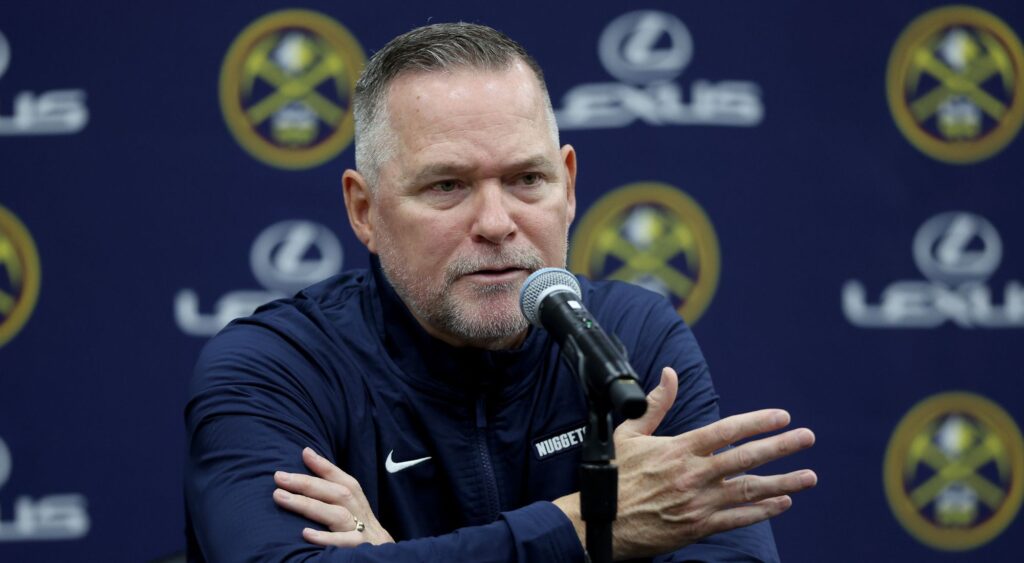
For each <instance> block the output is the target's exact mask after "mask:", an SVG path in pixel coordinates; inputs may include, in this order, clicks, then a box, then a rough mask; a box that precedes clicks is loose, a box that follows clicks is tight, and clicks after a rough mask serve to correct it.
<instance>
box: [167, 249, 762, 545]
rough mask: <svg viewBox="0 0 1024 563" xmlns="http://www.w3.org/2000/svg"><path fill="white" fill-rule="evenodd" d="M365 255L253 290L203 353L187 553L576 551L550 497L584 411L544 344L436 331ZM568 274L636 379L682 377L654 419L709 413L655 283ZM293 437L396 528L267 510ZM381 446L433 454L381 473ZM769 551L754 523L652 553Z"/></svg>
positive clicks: (191, 423)
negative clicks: (290, 288) (354, 543)
mask: <svg viewBox="0 0 1024 563" xmlns="http://www.w3.org/2000/svg"><path fill="white" fill-rule="evenodd" d="M373 266H374V267H373V268H372V270H370V271H366V270H362V271H350V272H346V273H344V274H342V275H340V276H337V277H335V278H332V279H330V280H327V281H325V282H322V283H320V284H317V285H315V286H312V287H310V288H308V289H306V290H304V291H303V292H301V293H299V294H298V295H297V296H296V297H294V298H292V299H286V300H281V301H275V302H273V303H270V304H268V305H265V306H263V307H261V308H260V309H259V310H258V311H257V312H256V313H255V314H254V315H253V316H251V317H248V318H245V319H240V320H236V321H235V322H233V323H232V324H231V325H229V326H228V327H227V328H226V329H224V330H223V331H222V332H221V333H220V334H219V335H217V336H216V337H215V338H213V339H212V340H211V341H210V343H209V344H208V345H207V346H206V347H205V349H204V350H203V353H202V354H201V356H200V359H199V362H198V364H197V366H196V371H195V376H194V378H193V380H192V384H191V389H190V400H189V402H188V405H187V407H186V411H185V419H186V425H187V434H188V453H187V461H186V468H185V500H186V509H187V510H186V512H187V518H188V522H187V534H188V540H189V559H190V561H214V562H229V561H298V560H303V561H305V560H323V561H382V562H384V561H386V562H388V563H398V562H401V561H444V562H449V561H474V562H488V561H494V562H499V561H502V562H504V561H523V562H525V561H582V560H583V550H582V547H581V546H580V542H579V540H578V538H577V536H576V533H575V532H574V530H573V527H572V525H571V524H570V522H569V520H568V518H566V517H565V515H564V514H563V513H562V512H561V511H560V510H559V509H558V508H557V507H555V506H554V505H553V504H551V503H550V502H549V501H551V500H553V499H555V498H558V497H560V496H563V495H566V494H569V493H572V492H574V491H576V490H577V489H578V485H577V468H578V464H579V456H580V449H579V438H580V436H581V433H580V432H579V430H578V429H579V428H580V427H582V426H583V425H584V422H585V420H586V415H587V405H586V401H585V399H584V396H583V394H582V391H581V388H580V384H579V382H578V380H577V379H576V378H575V376H574V375H573V374H572V372H571V371H570V368H569V366H568V364H567V363H566V362H565V361H564V360H562V359H561V358H560V356H559V353H558V352H559V350H558V345H557V344H555V343H554V342H553V341H552V339H551V338H550V337H549V336H548V335H547V334H546V333H545V332H544V331H541V330H534V329H531V331H530V334H529V335H528V337H527V338H526V340H525V341H524V343H523V344H522V346H520V347H519V348H518V349H515V350H502V351H484V350H479V349H469V348H454V347H450V346H447V345H446V344H444V343H442V342H440V341H438V340H436V339H434V338H432V337H430V336H429V335H428V334H426V332H424V331H423V329H422V328H421V327H420V326H419V325H418V324H417V323H416V321H415V319H414V318H413V317H412V315H411V314H410V313H409V312H408V310H407V309H406V308H405V306H404V304H403V303H402V302H401V301H400V299H399V298H398V297H397V295H396V294H395V292H394V290H393V289H392V288H391V286H390V285H389V284H388V283H387V282H386V280H384V278H383V276H382V275H381V274H380V272H379V267H377V264H376V263H374V264H373ZM581 285H582V287H583V293H584V297H583V300H584V303H585V305H586V307H587V308H588V309H589V310H590V311H591V312H592V313H593V314H594V315H595V317H596V318H597V320H598V322H599V323H600V324H601V325H602V326H603V327H604V328H605V330H606V331H609V332H614V333H615V334H617V335H618V336H619V338H620V339H621V340H622V341H623V343H624V344H625V345H626V347H627V349H628V350H629V355H630V360H631V362H632V365H633V366H634V368H635V369H636V371H637V373H638V374H639V375H640V378H641V379H642V382H641V383H642V385H643V386H644V388H645V390H646V391H650V390H651V389H653V388H654V387H655V386H656V385H657V383H658V380H659V377H660V372H661V369H662V367H664V366H673V367H674V368H675V369H676V370H677V372H678V373H679V374H680V385H679V395H678V398H677V400H676V404H675V405H674V406H673V407H672V409H671V410H670V412H669V414H668V416H667V417H666V419H665V421H664V422H663V423H662V425H661V426H660V427H659V428H658V431H657V434H659V435H676V434H680V433H682V432H686V431H688V430H692V429H694V428H698V427H701V426H704V425H706V424H708V423H710V422H713V421H714V420H717V419H718V406H717V396H716V394H715V391H714V389H713V387H712V385H711V378H710V376H709V374H708V368H707V365H706V363H705V362H704V358H703V357H702V355H701V352H700V350H699V348H698V347H697V343H696V341H695V340H694V338H693V334H692V333H691V332H690V330H689V328H687V327H686V325H685V324H684V323H683V322H682V320H681V319H680V318H679V315H678V314H677V313H676V312H675V311H674V310H673V309H672V307H671V306H670V305H669V304H668V303H667V302H666V300H665V299H664V298H662V297H660V296H658V295H656V294H653V293H651V292H648V291H645V290H642V289H639V288H637V287H634V286H631V285H628V284H623V283H618V282H588V281H586V280H581ZM616 422H618V421H616ZM306 446H310V447H312V448H313V449H314V450H316V451H318V452H319V453H321V454H323V455H325V457H327V458H328V459H330V460H332V461H334V462H335V463H336V464H337V465H338V466H339V467H341V468H342V469H344V470H345V471H347V472H348V473H349V474H351V475H352V476H353V477H355V478H356V479H357V480H358V481H359V483H360V484H361V485H362V487H363V490H364V492H365V494H366V496H367V498H368V499H369V502H370V504H371V506H372V507H373V509H374V513H375V514H376V515H377V518H378V519H379V520H380V522H381V524H382V525H383V526H384V527H385V528H386V529H387V530H388V532H390V533H391V535H392V536H393V537H394V538H395V540H396V542H397V543H394V544H389V545H384V546H372V545H369V544H365V545H362V546H359V547H356V548H349V549H338V548H322V547H319V546H314V545H310V544H307V543H306V542H305V541H304V540H303V539H302V537H301V530H302V528H303V527H306V526H312V527H316V528H322V526H319V525H317V524H313V523H311V522H309V521H308V520H306V519H304V518H302V517H300V516H297V515H295V514H293V513H291V512H288V511H286V510H283V509H280V508H278V507H277V506H276V505H275V504H274V501H273V499H272V497H271V493H272V492H273V490H274V488H275V485H274V481H273V473H274V471H275V470H283V471H289V472H296V473H297V472H303V473H309V471H308V469H306V468H305V467H304V466H303V464H302V460H301V457H300V453H301V450H302V448H303V447H306ZM389 456H391V457H392V459H393V461H396V462H401V461H406V460H413V459H419V458H423V457H428V456H429V457H430V459H429V460H427V461H424V462H421V463H418V464H416V465H414V466H411V467H408V468H406V469H403V470H401V471H398V472H395V473H389V472H388V471H387V470H386V463H385V461H386V460H387V459H388V457H389ZM777 559H778V555H777V553H776V550H775V544H774V540H773V539H772V535H771V530H770V528H769V526H768V524H767V523H766V522H765V523H761V524H758V525H755V526H751V527H748V528H743V529H740V530H734V531H732V532H728V533H724V534H718V535H715V536H711V537H709V538H706V539H705V540H704V541H702V542H701V543H699V544H695V545H691V546H688V547H686V548H684V549H683V550H681V551H679V552H677V553H675V554H669V555H666V556H663V557H661V558H658V560H671V561H775V560H777Z"/></svg>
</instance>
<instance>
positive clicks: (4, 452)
mask: <svg viewBox="0 0 1024 563" xmlns="http://www.w3.org/2000/svg"><path fill="white" fill-rule="evenodd" d="M10 476H11V450H8V449H7V444H5V443H4V440H3V438H0V488H3V486H4V483H6V482H7V479H8V478H9V477H10Z"/></svg>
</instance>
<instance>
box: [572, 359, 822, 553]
mask: <svg viewBox="0 0 1024 563" xmlns="http://www.w3.org/2000/svg"><path fill="white" fill-rule="evenodd" d="M677 390H678V378H677V376H676V373H675V371H673V370H672V369H671V368H665V369H664V370H663V371H662V376H661V382H660V384H659V385H658V387H657V388H655V389H654V390H653V391H652V392H651V393H650V394H649V395H648V397H647V400H648V410H647V413H646V414H645V415H644V416H643V417H641V418H639V419H637V420H629V421H626V422H624V423H622V424H621V425H620V426H619V428H617V429H616V431H615V449H616V456H617V460H616V463H617V464H618V466H619V497H618V503H619V511H618V515H617V519H616V521H615V523H614V525H613V527H612V534H613V546H612V550H613V554H614V557H615V558H616V559H623V558H632V557H642V556H651V555H656V554H659V553H665V552H667V551H672V550H674V549H678V548H680V547H683V546H685V545H687V544H690V543H693V542H695V541H697V540H699V539H701V538H703V537H705V536H709V535H711V534H715V533H718V532H723V531H726V530H731V529H733V528H739V527H742V526H748V525H750V524H754V523H756V522H760V521H761V520H766V519H768V518H771V517H773V516H776V515H778V514H781V513H782V512H784V511H785V510H786V509H788V508H789V507H790V506H791V505H792V502H793V501H792V499H791V498H790V497H789V496H788V495H789V494H792V493H795V492H798V491H802V490H804V489H807V488H810V487H813V486H814V485H815V484H816V483H817V479H818V478H817V475H815V474H814V472H813V471H810V470H801V471H795V472H792V473H787V474H785V475H771V476H766V477H759V476H755V475H742V474H743V473H744V472H746V471H749V470H751V469H754V468H756V467H758V466H760V465H762V464H764V463H767V462H769V461H772V460H775V459H779V458H781V457H784V456H787V455H790V454H792V453H795V452H797V451H800V450H803V449H806V448H809V447H810V446H812V445H813V444H814V434H813V433H812V432H811V431H810V430H808V429H806V428H800V429H796V430H790V431H789V432H784V433H782V434H777V435H774V436H769V437H766V438H762V439H760V440H753V441H750V442H747V443H744V444H742V445H740V446H737V447H735V448H731V449H727V450H725V451H722V452H721V453H719V454H717V455H716V454H714V452H715V451H717V450H720V449H722V448H725V447H726V446H729V445H730V444H733V443H735V442H738V441H740V440H743V439H746V438H750V437H753V436H756V435H758V434H763V433H766V432H772V431H775V430H779V429H782V428H784V427H785V426H787V425H788V424H789V413H787V412H786V411H782V410H777V409H768V410H761V411H756V412H751V413H745V414H741V415H737V416H731V417H728V418H724V419H722V420H720V421H718V422H715V423H713V424H709V425H708V426H705V427H704V428H700V429H697V430H694V431H691V432H687V433H685V434H681V435H679V436H674V437H656V436H651V434H652V433H653V432H654V430H655V428H657V426H658V424H660V423H661V421H662V419H663V418H664V417H665V414H666V413H667V412H668V409H669V408H670V407H671V406H672V403H673V401H674V399H675V396H676V392H677ZM555 504H556V505H558V506H559V507H560V508H562V510H563V511H565V512H566V514H567V515H568V516H569V517H570V519H571V520H572V521H573V524H574V525H575V526H576V529H577V533H578V534H579V535H580V539H581V540H584V539H585V538H584V524H583V523H582V521H581V520H580V519H579V495H578V494H574V495H569V496H567V497H562V498H561V499H558V500H557V501H555Z"/></svg>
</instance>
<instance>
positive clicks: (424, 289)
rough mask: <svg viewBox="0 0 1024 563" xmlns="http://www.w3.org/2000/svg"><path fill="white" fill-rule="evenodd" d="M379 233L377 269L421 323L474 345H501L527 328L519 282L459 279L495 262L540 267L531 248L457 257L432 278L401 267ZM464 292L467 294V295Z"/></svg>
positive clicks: (497, 249)
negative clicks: (440, 274) (438, 276)
mask: <svg viewBox="0 0 1024 563" xmlns="http://www.w3.org/2000/svg"><path fill="white" fill-rule="evenodd" d="M384 231H386V229H384V230H382V231H379V232H378V234H379V235H381V244H380V245H379V247H378V255H379V257H380V265H381V269H382V270H383V272H384V276H385V277H386V278H387V280H388V282H390V283H391V286H392V287H394V288H395V291H396V292H397V293H398V296H399V297H401V299H402V301H403V302H404V303H405V305H406V306H407V307H409V309H410V310H411V311H412V312H413V314H414V315H415V316H416V317H417V318H418V319H420V320H421V321H422V322H426V323H428V324H429V325H430V326H431V327H433V328H435V329H437V330H440V331H442V332H443V333H445V334H448V335H450V336H453V337H455V338H456V339H458V340H460V341H462V342H465V343H467V344H469V345H470V346H475V347H478V348H501V347H505V343H507V342H509V341H511V340H513V339H514V338H515V337H516V336H518V335H520V334H521V333H523V332H524V331H525V330H526V329H527V328H528V326H529V323H528V322H527V321H526V318H525V317H523V314H522V312H521V311H520V310H519V289H520V287H521V286H522V281H520V280H516V281H510V282H503V283H497V284H487V285H477V284H472V283H462V284H459V286H458V287H455V286H456V282H458V280H459V278H461V277H462V276H464V275H466V274H469V273H472V272H476V271H479V270H481V269H486V268H489V267H494V266H496V265H500V266H502V267H512V268H521V269H524V270H527V271H529V272H533V271H535V270H538V269H540V268H543V267H544V266H545V264H544V261H543V260H542V259H541V257H540V254H539V253H538V252H537V251H536V250H535V249H533V248H518V247H507V246H494V247H492V250H491V251H487V252H484V253H481V254H480V255H478V256H462V257H459V258H456V259H455V260H453V261H452V262H451V263H449V264H448V265H447V266H446V267H445V271H444V276H443V278H442V279H441V280H440V281H438V282H432V281H431V280H429V279H426V278H425V277H423V276H417V275H415V274H414V273H413V272H411V271H409V270H408V269H407V268H403V267H402V265H401V264H402V262H403V260H402V258H401V257H400V256H399V255H398V254H397V253H396V252H395V250H394V249H395V247H394V245H392V244H390V242H391V240H390V237H389V236H388V235H387V234H385V233H384ZM467 292H468V294H467Z"/></svg>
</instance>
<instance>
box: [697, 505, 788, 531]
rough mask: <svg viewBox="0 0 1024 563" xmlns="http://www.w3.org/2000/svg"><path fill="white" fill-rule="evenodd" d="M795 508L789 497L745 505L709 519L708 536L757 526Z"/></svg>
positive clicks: (717, 513) (715, 514)
mask: <svg viewBox="0 0 1024 563" xmlns="http://www.w3.org/2000/svg"><path fill="white" fill-rule="evenodd" d="M791 506H793V499H791V498H790V497H788V496H781V497H772V498H768V499H764V500H762V501H759V502H755V503H754V504H745V505H742V506H736V507H733V508H728V509H725V510H720V511H718V512H716V513H714V514H712V515H711V516H710V517H708V519H707V521H706V522H707V525H708V530H707V535H710V534H717V533H719V532H724V531H726V530H732V529H735V528H742V527H744V526H749V525H751V524H756V523H758V522H760V521H762V520H767V519H769V518H773V517H775V516H778V515H779V514H782V513H783V512H785V511H787V510H789V507H791Z"/></svg>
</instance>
